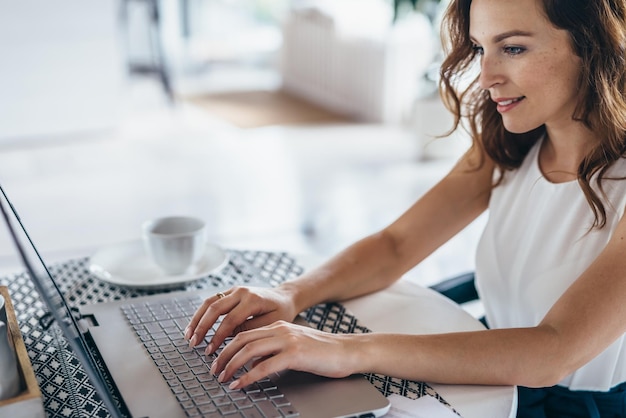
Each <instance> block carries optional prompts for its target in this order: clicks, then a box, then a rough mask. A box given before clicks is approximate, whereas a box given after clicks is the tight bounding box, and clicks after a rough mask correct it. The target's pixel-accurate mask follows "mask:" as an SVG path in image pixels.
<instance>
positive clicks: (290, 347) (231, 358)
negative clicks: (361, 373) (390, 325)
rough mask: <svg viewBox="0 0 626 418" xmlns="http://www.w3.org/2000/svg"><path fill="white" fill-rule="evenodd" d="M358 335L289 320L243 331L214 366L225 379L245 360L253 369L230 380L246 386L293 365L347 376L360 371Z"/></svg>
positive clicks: (295, 368)
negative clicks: (293, 322) (320, 329)
mask: <svg viewBox="0 0 626 418" xmlns="http://www.w3.org/2000/svg"><path fill="white" fill-rule="evenodd" d="M356 340H357V338H356V336H355V335H353V334H341V335H340V334H331V333H327V332H323V331H318V330H316V329H313V328H309V327H306V326H300V325H295V324H292V323H290V322H286V321H277V322H275V323H273V324H271V325H268V326H265V327H262V328H258V329H254V330H251V331H244V332H240V333H239V334H237V336H236V337H234V338H233V340H232V341H231V342H230V343H228V344H227V345H226V346H225V347H224V349H223V350H222V352H221V353H220V355H219V356H218V357H217V358H216V359H215V361H214V362H213V365H212V366H211V373H213V374H219V378H218V379H219V381H220V382H225V381H227V380H229V379H231V378H232V376H233V375H234V373H235V372H236V371H237V370H239V369H240V368H241V367H243V366H244V365H245V364H246V363H248V362H249V361H251V360H254V362H253V366H252V367H251V368H250V370H249V371H248V372H247V373H245V374H244V375H242V376H241V377H240V378H239V379H237V380H235V381H233V382H232V383H231V384H230V387H231V388H232V389H239V388H242V387H245V386H247V385H249V384H251V383H253V382H255V381H257V380H259V379H262V378H264V377H266V376H268V375H270V374H272V373H275V372H280V371H282V370H286V369H291V370H299V371H305V372H310V373H314V374H317V375H321V376H326V377H345V376H349V375H350V374H353V373H355V372H357V367H358V364H359V360H358V355H356V354H357V353H358V350H357V349H356V348H357V347H356V345H357V341H356Z"/></svg>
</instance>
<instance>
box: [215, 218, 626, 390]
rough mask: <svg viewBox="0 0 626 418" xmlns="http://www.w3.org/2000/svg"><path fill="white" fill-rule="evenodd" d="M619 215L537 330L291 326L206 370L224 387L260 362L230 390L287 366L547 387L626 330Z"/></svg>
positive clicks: (259, 334) (624, 249) (227, 353)
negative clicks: (412, 331)
mask: <svg viewBox="0 0 626 418" xmlns="http://www.w3.org/2000/svg"><path fill="white" fill-rule="evenodd" d="M624 254H626V216H625V217H623V218H622V220H621V221H620V224H619V225H618V228H617V229H616V231H615V233H614V235H613V237H612V238H611V240H610V241H609V243H608V244H607V246H606V247H605V249H604V250H603V251H602V253H601V254H600V255H599V256H598V257H597V259H596V260H595V261H594V262H593V263H592V264H591V266H590V267H589V268H588V269H587V270H586V271H585V272H584V273H583V274H582V275H581V276H580V277H579V278H578V279H577V280H576V281H575V282H574V283H573V284H572V285H571V286H570V287H569V288H568V289H567V291H566V292H565V293H564V294H563V295H562V296H561V297H560V298H559V300H558V301H557V302H556V303H555V304H554V306H553V307H552V309H551V310H550V311H549V312H548V313H547V314H546V316H545V318H544V319H543V321H542V322H541V323H540V324H539V325H538V326H536V327H530V328H513V329H495V330H485V331H475V332H463V333H449V334H440V335H423V336H420V335H389V334H387V335H385V334H375V333H372V334H358V335H333V334H324V333H319V331H315V330H314V331H308V330H307V329H305V328H304V329H303V328H302V327H296V326H294V325H292V324H287V323H277V324H274V325H272V326H270V327H266V328H261V329H258V330H253V331H250V332H246V333H242V334H240V335H238V336H237V337H236V338H235V339H234V340H233V341H232V342H231V343H230V344H229V345H228V346H227V347H226V348H225V349H224V351H223V352H222V354H221V355H220V357H218V359H217V360H216V362H215V365H214V367H213V368H212V370H213V371H214V372H216V373H221V372H222V371H223V372H224V374H223V375H221V378H222V379H223V380H225V379H228V378H229V377H230V376H232V373H234V371H235V370H237V369H238V368H239V367H240V366H241V365H243V364H245V362H246V361H247V360H249V359H250V358H254V357H265V356H267V357H265V359H264V360H263V361H261V362H259V363H258V364H257V365H256V367H255V368H254V369H252V370H251V371H250V372H249V373H248V374H247V375H244V376H242V377H241V379H240V381H238V382H237V383H234V384H233V386H234V387H240V386H243V385H246V384H248V383H250V382H251V381H254V380H257V379H259V378H261V377H262V376H265V375H266V374H268V373H271V372H274V371H278V370H282V369H285V368H292V369H297V370H305V371H310V372H313V373H319V374H323V375H326V376H331V377H339V376H346V375H350V374H352V373H355V372H375V373H381V374H386V375H391V376H396V377H401V378H407V379H412V380H422V381H428V382H439V383H453V384H488V385H502V384H505V385H523V386H529V387H545V386H552V385H554V384H556V383H558V382H559V381H561V380H562V379H563V378H564V377H565V376H567V375H569V374H571V373H572V372H574V371H575V370H576V369H578V368H580V367H581V366H583V365H584V364H586V363H587V362H589V361H590V360H592V359H593V358H594V357H595V356H597V355H598V354H600V353H601V352H602V351H603V350H605V349H606V348H607V347H608V346H609V345H610V344H612V343H613V342H614V341H615V340H616V339H617V338H618V337H620V336H621V335H623V334H624V332H626V304H625V303H624V301H625V300H626V257H624Z"/></svg>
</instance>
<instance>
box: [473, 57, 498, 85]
mask: <svg viewBox="0 0 626 418" xmlns="http://www.w3.org/2000/svg"><path fill="white" fill-rule="evenodd" d="M503 80H504V77H503V74H502V71H501V65H500V62H499V59H498V58H497V57H494V56H489V55H487V54H485V55H483V56H482V57H481V59H480V76H479V77H478V85H479V86H480V88H482V89H484V90H487V89H489V88H491V87H493V86H494V85H496V84H499V83H502V81H503Z"/></svg>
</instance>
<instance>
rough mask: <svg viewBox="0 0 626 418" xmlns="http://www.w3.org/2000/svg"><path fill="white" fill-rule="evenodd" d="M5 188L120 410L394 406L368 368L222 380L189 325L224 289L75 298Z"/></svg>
mask: <svg viewBox="0 0 626 418" xmlns="http://www.w3.org/2000/svg"><path fill="white" fill-rule="evenodd" d="M0 192H1V196H0V209H1V210H2V215H3V218H4V221H5V223H6V225H7V227H8V230H9V234H10V235H11V238H12V241H13V242H14V244H15V246H16V249H17V251H18V253H19V256H20V258H21V260H22V262H23V264H24V267H25V268H26V271H27V272H28V274H29V275H30V277H31V279H32V281H33V283H34V285H35V288H36V289H37V291H38V293H39V294H40V296H41V299H42V301H43V302H44V303H45V304H46V306H47V308H48V310H49V315H50V317H51V318H52V319H53V320H54V321H55V322H56V323H57V325H58V326H59V327H60V329H61V331H62V332H63V334H64V336H65V337H66V338H67V340H68V344H69V346H70V348H71V350H72V351H73V353H74V355H75V356H76V358H77V359H78V360H79V361H80V363H81V365H82V366H83V369H84V371H85V373H86V374H87V375H88V376H89V379H90V381H91V383H92V384H93V386H94V388H95V390H96V392H97V393H98V395H99V396H100V398H101V399H102V401H103V403H104V405H105V407H106V408H107V409H108V411H109V413H110V415H111V416H112V417H115V418H118V417H120V418H121V417H134V418H160V417H162V418H178V417H180V418H183V417H196V416H197V417H219V416H231V417H250V418H255V417H301V418H320V417H363V418H365V417H379V416H383V415H384V414H385V413H387V411H388V410H389V408H390V403H389V401H388V400H387V399H386V398H385V397H384V396H383V395H382V394H381V393H380V392H379V391H378V390H377V389H376V388H375V387H374V386H373V385H372V384H370V383H369V382H368V381H367V380H366V379H365V377H364V376H362V375H354V376H350V377H347V378H342V379H329V378H323V377H319V376H315V375H312V374H308V373H303V372H295V371H283V372H280V373H276V374H274V375H272V376H269V377H268V378H267V379H264V380H262V381H260V382H257V383H255V384H254V385H251V386H250V387H248V388H244V389H243V390H237V391H232V390H230V389H229V388H228V382H226V383H225V384H219V383H217V380H216V378H215V377H214V376H212V375H210V373H209V372H208V369H209V366H210V364H211V362H212V358H211V357H210V356H206V355H204V354H203V350H204V348H203V347H204V346H205V344H206V342H204V343H203V344H201V345H200V347H199V348H197V349H190V348H189V347H188V344H187V343H185V342H184V339H183V337H182V334H183V331H182V330H183V329H184V327H185V326H186V324H187V323H188V320H189V318H190V317H191V314H192V313H193V311H194V310H195V309H196V306H197V304H198V303H200V302H201V301H202V300H203V299H204V298H206V297H208V296H210V295H213V294H215V293H216V292H219V291H223V290H225V289H221V288H219V287H216V288H214V289H211V290H210V291H199V292H172V293H163V294H153V295H149V296H144V297H138V298H132V299H127V300H123V301H115V302H106V303H97V304H91V305H83V306H81V307H80V310H78V309H77V308H76V307H71V306H69V305H68V303H67V301H66V300H65V298H64V296H63V294H62V292H61V291H60V290H59V286H58V285H57V283H56V282H55V280H54V277H52V275H51V274H50V272H49V271H48V269H47V268H46V265H45V263H44V262H43V260H42V258H41V256H40V255H39V252H38V251H37V249H36V247H35V245H34V244H33V242H32V240H31V239H30V237H29V235H28V233H27V232H26V229H25V228H24V225H23V224H22V221H21V219H20V218H19V215H18V213H17V211H16V210H15V208H14V207H13V205H12V204H11V202H10V201H9V199H8V197H7V195H6V194H5V191H4V189H3V188H2V186H0ZM255 285H257V283H255ZM258 285H264V286H269V285H268V284H265V282H263V281H261V280H259V283H258Z"/></svg>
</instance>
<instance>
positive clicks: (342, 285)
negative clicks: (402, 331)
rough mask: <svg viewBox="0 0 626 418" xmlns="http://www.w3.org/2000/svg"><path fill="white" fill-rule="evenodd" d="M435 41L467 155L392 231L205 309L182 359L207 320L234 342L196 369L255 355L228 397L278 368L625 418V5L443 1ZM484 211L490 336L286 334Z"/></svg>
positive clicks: (375, 283) (228, 366) (529, 408)
mask: <svg viewBox="0 0 626 418" xmlns="http://www.w3.org/2000/svg"><path fill="white" fill-rule="evenodd" d="M443 33H444V34H447V35H448V37H449V39H447V42H446V45H448V46H449V51H448V58H447V59H446V61H445V62H444V63H443V65H442V70H441V75H442V82H441V87H442V92H443V94H444V97H445V99H446V103H447V104H448V107H449V108H450V109H451V110H452V111H453V112H454V114H455V115H456V121H457V123H456V126H457V128H458V126H459V123H460V122H461V121H463V120H466V121H467V122H468V125H469V131H470V133H471V134H472V137H473V145H472V147H471V148H470V150H469V151H468V152H467V153H466V155H464V156H463V157H462V158H461V159H460V161H459V162H458V163H457V165H456V166H455V167H454V168H453V169H452V170H451V172H450V173H449V174H448V175H447V176H446V177H445V178H444V179H443V180H442V181H441V182H439V183H438V184H437V185H436V186H435V187H434V188H433V189H432V190H430V191H429V192H428V193H427V194H425V195H424V196H423V197H422V198H421V199H420V200H419V201H418V202H416V203H415V204H414V205H413V206H412V207H411V208H410V209H409V210H408V211H407V212H406V213H404V214H403V215H402V216H401V217H400V218H399V219H398V220H396V221H395V222H394V223H392V224H391V225H389V226H388V227H387V228H385V229H383V230H382V231H380V232H378V233H375V234H373V235H371V236H369V237H366V238H364V239H363V240H361V241H359V242H357V243H355V244H353V245H352V246H350V247H348V248H347V249H346V250H344V251H343V252H342V253H340V254H338V255H337V256H335V257H334V258H332V259H331V260H329V261H328V262H327V263H325V264H324V265H323V266H321V267H320V268H318V269H316V270H314V271H311V272H308V273H306V274H304V275H303V276H302V277H301V278H299V280H296V281H293V282H289V283H285V284H283V285H281V286H280V287H278V288H276V289H251V288H234V289H232V290H230V291H229V292H227V294H226V295H222V294H220V295H216V296H215V297H212V298H209V299H207V300H206V301H205V303H204V304H203V306H202V307H201V308H200V309H199V310H198V312H196V314H195V315H194V317H193V318H192V320H191V322H190V324H189V327H188V328H187V330H186V333H185V336H186V338H188V339H190V344H191V345H196V344H197V343H198V342H199V341H200V340H201V339H202V338H204V336H205V334H206V332H207V329H208V328H209V327H210V326H211V325H212V324H213V323H214V322H215V320H216V319H217V317H218V316H220V315H223V314H225V315H226V316H225V318H224V320H223V322H222V325H221V326H220V328H219V330H218V331H217V333H216V335H215V337H214V338H213V340H212V341H211V343H210V344H209V346H208V348H207V351H208V352H211V351H214V350H215V348H216V347H217V346H219V344H221V343H222V341H223V340H224V338H225V337H227V336H228V335H230V334H232V333H234V332H235V330H238V331H239V330H249V331H246V332H240V333H238V335H237V336H236V337H235V338H234V339H233V341H232V342H231V343H230V344H229V345H228V346H227V347H226V348H225V349H224V350H223V351H222V353H221V354H220V355H219V357H218V358H217V359H216V361H215V362H214V364H213V366H212V369H211V370H212V372H213V373H216V374H219V376H220V379H221V380H227V379H230V378H231V377H232V376H233V374H234V372H235V371H236V370H237V369H239V368H240V367H241V366H242V365H243V364H244V363H246V362H247V361H248V360H250V359H251V358H254V357H261V358H262V360H261V361H259V362H258V363H257V364H256V366H255V367H254V368H252V369H251V370H250V371H249V372H248V373H247V374H244V375H243V376H241V377H240V378H239V379H237V380H235V381H233V382H232V383H231V387H233V388H239V387H243V386H245V385H247V384H249V383H251V382H253V381H255V380H257V379H259V378H261V377H264V376H266V375H267V374H269V373H272V372H275V371H279V370H283V369H286V368H291V369H298V370H305V371H309V372H313V373H317V374H321V375H325V376H330V377H340V376H346V375H350V374H352V373H357V372H374V373H381V374H385V375H391V376H396V377H400V378H406V379H412V380H423V381H431V382H440V383H456V384H486V385H519V386H520V408H519V412H518V416H533V417H535V416H564V415H566V416H577V415H576V414H577V413H580V414H581V415H580V416H590V414H591V416H594V414H596V415H595V416H600V415H599V414H602V416H626V411H624V410H623V409H621V408H624V406H623V404H624V403H625V402H624V399H626V398H625V396H624V394H623V391H622V389H623V386H622V385H621V384H622V383H623V382H626V344H624V343H625V342H626V341H625V340H624V333H625V332H626V304H625V303H624V301H625V300H626V256H625V254H626V220H625V219H624V216H623V214H624V210H625V208H626V180H625V177H626V159H625V158H624V156H625V155H626V101H625V99H624V95H625V93H626V69H625V67H626V66H625V63H624V60H625V57H626V4H625V2H624V1H623V0H595V1H588V0H560V1H559V0H473V1H471V0H456V1H452V3H451V5H450V7H449V9H448V11H447V15H446V19H445V21H444V30H443ZM474 65H479V66H480V74H479V76H478V78H477V79H476V80H475V81H474V83H472V84H471V85H470V86H469V88H466V89H464V90H463V91H459V90H460V88H459V87H458V84H459V83H460V82H461V81H462V80H463V77H462V76H463V75H464V74H465V73H470V74H471V72H472V71H473V68H474ZM487 209H489V221H488V223H487V226H486V228H485V231H484V234H483V237H482V238H481V241H480V243H479V246H478V253H477V263H476V280H477V286H478V289H479V293H480V295H481V299H482V300H483V303H484V305H485V309H486V314H487V321H488V323H489V325H490V327H491V329H489V330H485V331H479V332H465V333H453V334H443V335H427V336H421V335H381V334H375V333H373V334H359V335H334V334H327V333H323V332H320V331H317V330H312V329H306V328H301V327H298V326H295V325H292V324H290V323H288V322H285V321H290V320H293V318H295V316H296V315H297V314H298V312H300V311H302V310H304V309H306V308H307V307H310V306H312V305H315V304H317V303H321V302H328V301H341V300H346V299H349V298H353V297H356V296H360V295H363V294H367V293H370V292H375V291H377V290H380V289H383V288H384V287H386V286H389V285H390V284H391V283H393V282H394V281H395V280H397V279H398V278H400V277H401V276H402V274H403V273H405V272H406V271H407V270H409V269H410V268H412V267H413V266H415V265H416V264H417V263H419V262H420V261H422V260H423V259H424V258H426V257H427V256H428V255H429V254H431V253H432V252H433V251H434V250H435V249H437V248H438V247H439V246H440V245H442V244H443V243H444V242H446V241H447V240H448V239H450V238H451V237H452V236H453V235H455V234H456V233H457V232H459V231H460V230H461V229H462V228H463V227H465V226H466V225H468V224H469V223H470V222H471V221H472V220H474V219H475V218H476V217H477V216H478V215H480V214H481V213H483V212H484V211H485V210H487ZM555 385H557V386H555ZM553 386H555V387H553ZM530 388H549V389H530ZM564 398H567V399H568V401H567V402H563V399H564ZM615 399H617V401H618V403H619V404H620V405H621V406H620V407H619V408H614V407H613V404H612V402H613V401H614V400H615ZM570 407H571V408H572V411H570V410H568V409H567V408H570ZM614 409H615V410H614Z"/></svg>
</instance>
